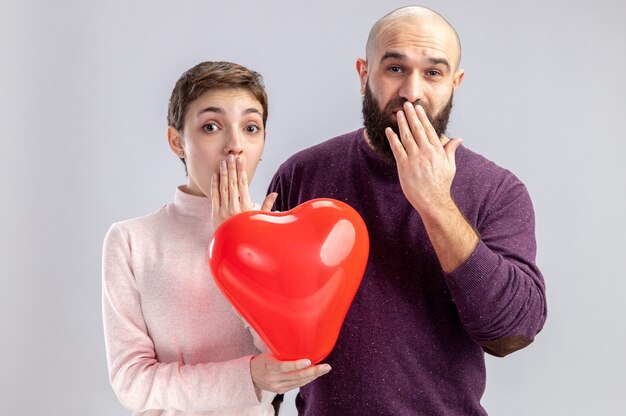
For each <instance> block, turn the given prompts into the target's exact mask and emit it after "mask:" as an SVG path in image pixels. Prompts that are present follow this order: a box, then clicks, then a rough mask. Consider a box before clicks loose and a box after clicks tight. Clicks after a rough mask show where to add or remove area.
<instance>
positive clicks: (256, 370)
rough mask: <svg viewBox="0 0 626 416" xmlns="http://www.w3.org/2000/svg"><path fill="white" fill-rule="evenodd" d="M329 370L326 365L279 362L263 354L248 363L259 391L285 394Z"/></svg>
mask: <svg viewBox="0 0 626 416" xmlns="http://www.w3.org/2000/svg"><path fill="white" fill-rule="evenodd" d="M330 370H331V368H330V366H329V365H328V364H318V365H314V366H312V365H311V361H309V360H306V359H305V360H296V361H279V360H277V359H276V358H275V357H274V356H272V355H270V354H268V353H265V354H261V355H257V356H255V357H253V358H252V361H250V371H251V373H252V379H253V381H254V384H255V385H256V386H257V387H259V388H260V389H263V390H267V391H273V392H276V393H285V392H287V391H289V390H291V389H295V388H298V387H301V386H304V385H305V384H307V383H310V382H311V381H313V380H315V379H316V378H318V377H320V376H322V375H324V374H326V373H328V372H329V371H330Z"/></svg>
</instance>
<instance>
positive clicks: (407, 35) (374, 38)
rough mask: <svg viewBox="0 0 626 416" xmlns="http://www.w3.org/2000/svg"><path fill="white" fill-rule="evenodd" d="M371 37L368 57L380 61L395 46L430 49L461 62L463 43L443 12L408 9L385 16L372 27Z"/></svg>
mask: <svg viewBox="0 0 626 416" xmlns="http://www.w3.org/2000/svg"><path fill="white" fill-rule="evenodd" d="M372 29H373V30H372V33H370V35H371V37H370V39H368V45H367V46H368V47H367V50H366V58H367V59H368V60H369V61H372V60H374V61H379V60H380V59H381V58H382V56H383V55H384V54H385V53H386V52H388V51H389V50H391V49H396V50H399V49H412V48H421V49H427V50H429V51H430V52H431V53H432V54H438V55H444V56H445V57H446V58H447V59H448V61H449V62H450V64H451V65H453V66H454V65H455V64H456V65H458V61H459V59H460V53H461V51H460V46H461V45H460V44H459V40H458V37H457V34H456V32H455V30H454V28H452V26H450V24H449V23H448V22H447V21H446V20H445V19H444V18H442V17H441V16H440V15H438V14H436V13H434V12H430V13H421V12H420V13H412V12H411V13H404V14H402V15H401V16H399V17H396V18H389V17H388V18H385V19H384V20H381V21H379V22H377V24H376V25H375V27H374V28H372Z"/></svg>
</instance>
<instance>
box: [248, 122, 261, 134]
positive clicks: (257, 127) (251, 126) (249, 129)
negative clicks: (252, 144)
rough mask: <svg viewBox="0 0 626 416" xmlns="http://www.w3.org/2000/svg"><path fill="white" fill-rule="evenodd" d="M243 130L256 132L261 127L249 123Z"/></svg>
mask: <svg viewBox="0 0 626 416" xmlns="http://www.w3.org/2000/svg"><path fill="white" fill-rule="evenodd" d="M245 130H246V131H247V132H248V133H258V132H259V131H261V128H260V127H259V126H256V125H254V124H251V125H249V126H246V129H245Z"/></svg>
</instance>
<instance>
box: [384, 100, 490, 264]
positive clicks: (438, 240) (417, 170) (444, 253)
mask: <svg viewBox="0 0 626 416" xmlns="http://www.w3.org/2000/svg"><path fill="white" fill-rule="evenodd" d="M396 118H397V119H398V128H399V133H400V138H398V136H397V135H396V134H395V133H394V132H393V130H392V129H390V128H387V129H386V130H385V134H386V135H387V140H389V145H390V146H391V150H392V152H393V156H394V158H395V159H396V165H397V167H398V176H399V178H400V186H401V187H402V192H403V193H404V195H405V196H406V198H407V199H408V200H409V202H410V203H411V205H413V207H414V208H415V209H416V210H417V212H418V213H419V215H420V217H421V218H422V221H423V222H424V226H425V227H426V231H427V232H428V237H429V238H430V241H431V243H432V245H433V248H434V249H435V252H436V253H437V258H438V259H439V263H440V264H441V268H442V269H443V271H444V272H446V273H448V272H451V271H453V270H455V269H456V268H457V267H458V266H459V265H461V264H462V263H463V262H464V261H465V260H467V258H468V257H469V256H470V254H472V252H473V251H474V249H475V248H476V245H477V244H478V241H479V240H478V233H477V232H476V231H475V230H474V229H473V228H472V227H471V225H470V224H469V223H468V222H467V220H466V219H465V217H463V214H462V213H461V211H459V208H458V207H457V206H456V204H455V202H454V200H453V199H452V194H451V188H452V180H453V179H454V175H455V174H456V161H455V153H456V149H457V148H458V147H459V145H460V144H461V139H454V140H449V141H447V142H446V143H442V142H441V139H440V138H439V137H438V136H437V133H436V132H435V129H434V128H433V126H432V125H431V124H430V121H429V120H428V117H427V116H426V113H425V112H424V109H423V108H422V107H421V106H420V105H418V106H416V107H413V104H411V103H409V102H406V103H404V111H398V112H397V113H396ZM445 140H448V139H445Z"/></svg>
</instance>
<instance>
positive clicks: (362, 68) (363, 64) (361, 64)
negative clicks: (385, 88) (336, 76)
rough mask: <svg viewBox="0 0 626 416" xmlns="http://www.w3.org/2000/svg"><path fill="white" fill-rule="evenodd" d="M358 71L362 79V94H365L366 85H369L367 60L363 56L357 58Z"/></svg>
mask: <svg viewBox="0 0 626 416" xmlns="http://www.w3.org/2000/svg"><path fill="white" fill-rule="evenodd" d="M356 72H358V74H359V79H360V80H361V95H365V86H366V85H367V74H368V72H367V61H366V60H365V59H363V58H358V59H357V60H356Z"/></svg>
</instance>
